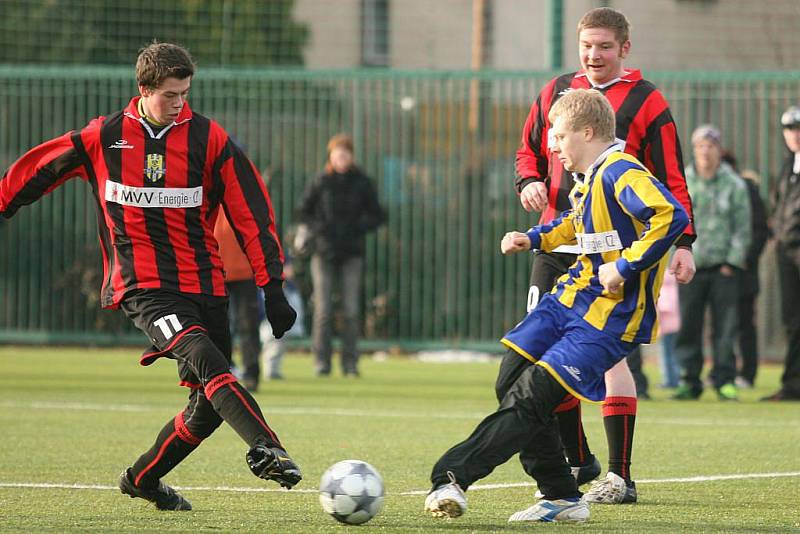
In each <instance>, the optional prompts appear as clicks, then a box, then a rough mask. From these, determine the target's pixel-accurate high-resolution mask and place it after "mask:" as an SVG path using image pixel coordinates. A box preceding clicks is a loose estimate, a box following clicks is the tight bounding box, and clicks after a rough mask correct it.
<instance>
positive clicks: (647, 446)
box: [0, 347, 800, 533]
mask: <svg viewBox="0 0 800 534" xmlns="http://www.w3.org/2000/svg"><path fill="white" fill-rule="evenodd" d="M138 354H139V352H138V351H137V350H135V349H113V350H99V349H98V350H90V349H74V348H70V349H60V348H18V347H2V348H0V369H2V372H0V429H2V430H1V432H2V435H0V531H4V532H6V531H15V532H90V531H95V532H173V531H174V532H205V531H209V532H211V531H214V532H275V533H284V532H343V530H342V529H359V532H361V531H363V532H367V531H379V532H424V533H427V532H458V531H464V532H499V531H506V530H507V531H522V530H530V529H537V530H539V531H543V532H544V531H552V530H553V529H558V531H559V532H563V531H564V530H565V529H566V530H570V531H571V530H578V529H580V530H584V531H585V530H587V529H589V530H592V531H598V532H620V533H622V532H624V533H637V532H664V533H667V532H725V533H741V532H798V531H800V403H760V402H757V399H758V398H759V397H760V396H761V395H764V394H767V393H771V392H772V391H773V390H775V389H776V388H777V384H778V378H779V374H780V369H779V368H778V367H764V368H763V369H762V370H761V374H760V376H759V384H758V388H757V389H755V390H748V391H743V392H741V397H742V398H741V401H739V402H736V403H722V402H719V401H717V400H716V396H715V395H713V394H712V392H707V393H706V395H705V396H704V397H703V399H702V400H701V401H699V402H675V401H669V400H667V396H668V394H667V393H666V392H664V391H661V390H658V389H656V388H653V395H654V399H653V400H651V401H643V402H640V404H639V415H638V420H637V426H636V444H635V451H634V457H633V466H632V472H633V474H634V478H635V480H636V481H637V487H638V490H639V503H638V504H636V505H625V506H607V505H606V506H602V505H593V506H592V507H591V514H592V516H591V518H590V520H589V522H588V523H586V524H583V525H548V524H537V525H523V526H517V525H515V526H513V527H509V526H508V524H507V523H506V521H507V518H508V516H509V515H510V514H512V513H513V512H515V511H517V510H520V509H523V508H527V507H528V506H529V505H530V504H532V502H533V492H534V491H535V487H533V486H532V485H531V484H530V482H531V480H530V479H528V478H526V476H525V475H524V473H523V472H522V469H521V467H520V465H519V462H518V461H517V460H516V458H512V460H511V461H509V462H508V463H507V464H505V465H503V466H501V467H500V468H498V469H497V470H496V471H495V472H494V473H493V474H492V475H490V476H489V477H488V478H486V479H485V480H483V481H481V482H479V483H478V485H477V486H475V487H473V488H472V489H470V491H469V492H468V493H467V497H468V498H469V510H468V512H467V514H466V515H465V516H463V517H461V518H459V519H456V520H437V519H434V518H431V517H427V516H426V515H425V514H423V512H422V505H423V501H424V495H425V493H426V490H427V489H428V475H429V473H430V468H431V466H432V465H433V463H434V462H435V461H436V459H437V458H438V457H439V455H440V454H441V453H442V452H443V451H444V450H446V449H447V448H448V447H449V446H451V445H453V444H455V443H456V442H457V441H460V440H461V439H463V438H464V437H466V436H467V434H468V433H469V432H470V431H471V429H472V428H473V427H474V426H475V424H476V423H477V422H478V421H479V420H480V419H481V418H482V417H483V416H484V415H486V414H488V413H490V412H491V411H492V410H493V409H494V408H495V405H496V402H495V400H494V389H493V383H494V378H495V373H496V371H497V362H491V363H459V364H435V363H422V362H419V361H417V360H414V359H411V358H400V357H398V358H388V359H386V360H385V361H374V360H370V359H365V360H364V361H363V364H362V372H363V376H362V378H359V379H345V378H341V377H339V376H332V377H330V378H325V379H318V378H314V377H313V375H312V371H311V370H312V363H311V359H310V358H309V357H308V356H307V355H291V356H290V357H288V358H287V361H286V365H285V374H286V377H287V380H285V381H283V382H279V383H275V382H271V383H266V384H263V385H262V388H261V390H260V391H259V392H258V393H257V394H256V398H257V399H258V401H259V403H260V404H261V407H262V409H263V410H264V412H265V414H266V416H267V419H268V421H269V422H270V424H271V425H272V426H273V428H274V429H275V430H276V431H277V432H278V433H279V435H280V437H281V439H282V441H283V442H284V444H285V445H286V446H287V448H288V450H289V451H290V453H291V454H292V456H293V457H294V459H295V460H296V461H297V462H298V463H299V464H300V466H301V467H302V469H303V472H304V475H305V479H304V480H303V481H302V482H301V483H300V485H298V486H297V488H296V490H294V491H283V490H279V489H278V488H277V485H275V484H273V483H267V482H264V481H260V480H258V479H256V478H254V477H253V476H252V475H251V474H250V472H249V470H248V469H247V466H246V464H245V462H244V453H245V450H246V447H245V445H244V444H243V443H242V442H241V441H240V439H239V438H238V436H237V435H236V434H235V433H234V432H233V431H232V430H231V429H230V428H228V427H227V426H223V427H222V428H220V430H219V431H218V432H217V433H216V434H215V435H213V436H212V437H211V438H209V439H208V440H206V441H205V442H204V443H203V444H202V446H201V447H200V448H199V449H198V450H197V451H196V452H195V453H194V454H192V456H190V457H189V458H188V459H187V460H186V461H185V462H183V463H182V464H181V465H180V466H178V467H177V468H176V469H175V470H174V471H173V472H172V473H170V474H169V475H168V476H167V478H166V481H167V482H168V483H169V484H171V485H173V486H176V487H179V488H180V489H181V492H182V493H183V494H184V496H186V497H187V498H188V499H189V500H190V501H191V502H192V504H193V506H194V510H193V511H191V512H160V511H158V510H156V509H155V508H153V507H152V506H150V505H149V504H147V503H146V502H144V501H142V500H139V499H130V498H128V497H127V496H123V495H121V494H120V493H119V490H118V489H117V488H116V483H117V477H118V476H119V473H120V472H121V471H122V469H123V468H124V467H126V466H128V465H130V463H131V462H132V461H133V460H134V459H135V458H136V457H137V456H138V454H139V453H141V452H142V451H143V450H145V449H146V448H148V447H149V446H150V445H151V443H152V441H153V439H154V438H155V434H156V432H157V431H158V430H159V429H160V428H161V426H162V425H163V424H164V423H165V422H166V421H167V420H168V419H170V418H171V417H173V416H174V415H175V414H176V413H177V412H178V411H179V410H180V409H181V408H182V406H183V403H184V400H185V398H186V390H185V389H184V388H181V387H178V386H177V378H176V374H175V367H174V363H173V362H170V361H167V360H162V361H160V362H158V363H156V364H155V365H153V366H151V367H149V368H144V367H140V366H139V365H138ZM647 371H648V372H652V373H651V379H652V381H653V382H654V383H657V381H658V377H657V376H656V374H657V373H656V370H655V368H647ZM584 414H585V424H586V431H587V435H588V437H589V442H590V444H591V445H592V448H593V450H594V452H595V453H597V454H598V456H600V458H601V460H603V462H604V463H605V457H606V444H605V437H604V434H603V428H602V420H601V418H600V413H599V408H598V407H595V406H588V405H584ZM346 458H356V459H360V460H364V461H367V462H369V463H371V464H372V465H374V466H375V467H376V468H377V469H378V470H379V471H380V472H381V474H382V475H383V477H384V480H385V483H386V500H385V504H384V509H383V511H382V512H381V514H380V515H378V516H377V517H376V518H374V519H373V520H372V521H371V522H369V523H367V524H366V525H364V526H361V527H349V526H343V525H339V524H338V523H336V522H335V521H334V520H333V519H332V518H330V517H328V516H327V515H325V514H324V513H323V511H322V509H321V508H320V505H319V501H318V497H317V492H316V488H317V485H318V482H319V478H320V476H321V474H322V473H323V472H324V471H325V469H326V468H327V467H328V466H330V465H331V464H333V463H335V462H337V461H339V460H343V459H346Z"/></svg>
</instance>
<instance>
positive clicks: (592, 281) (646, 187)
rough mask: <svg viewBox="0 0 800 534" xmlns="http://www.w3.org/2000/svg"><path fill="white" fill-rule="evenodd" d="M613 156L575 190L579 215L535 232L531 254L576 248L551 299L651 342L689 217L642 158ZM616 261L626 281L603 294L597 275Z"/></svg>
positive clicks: (607, 328) (623, 334)
mask: <svg viewBox="0 0 800 534" xmlns="http://www.w3.org/2000/svg"><path fill="white" fill-rule="evenodd" d="M620 149H621V147H620V146H619V145H612V147H611V148H609V149H608V150H606V151H605V152H604V153H603V154H602V155H601V156H600V158H598V160H597V162H596V163H595V165H594V166H593V167H592V169H591V170H590V172H589V173H588V174H587V175H586V177H585V178H584V180H583V181H576V184H575V187H574V188H573V189H572V191H571V192H570V203H571V205H572V209H571V210H569V211H565V212H564V213H562V215H561V216H560V217H559V218H558V219H555V220H553V221H552V222H550V223H549V224H546V225H541V226H536V227H534V228H532V229H530V230H529V231H528V234H527V235H528V237H529V238H530V240H531V248H537V249H541V250H544V251H548V252H549V251H551V250H553V249H555V248H556V247H557V246H559V245H564V244H572V245H574V244H577V245H579V246H580V247H581V254H580V255H579V256H578V259H577V261H576V262H575V263H574V264H573V265H572V267H570V269H569V271H568V272H567V273H566V274H565V275H563V276H562V277H561V278H559V279H558V281H557V283H556V285H555V287H554V288H553V290H552V293H553V294H555V296H556V298H557V299H558V300H559V302H561V303H562V304H563V305H565V306H566V307H568V308H571V309H572V310H573V312H575V313H577V314H578V315H579V316H580V317H582V318H583V319H584V320H585V321H587V322H588V323H589V324H591V325H592V326H594V327H595V328H597V329H598V330H602V331H604V332H606V333H608V334H611V335H613V336H616V337H619V338H620V339H622V340H623V341H626V342H634V343H651V342H653V341H654V340H655V338H656V336H657V334H658V322H657V319H656V300H657V299H658V293H659V291H660V290H661V281H662V279H663V276H664V269H665V267H666V264H667V259H666V253H667V251H668V250H669V247H670V246H671V245H672V243H673V242H674V241H675V240H676V239H677V238H678V237H679V236H680V235H681V232H683V230H684V229H685V228H686V226H687V225H688V224H689V217H688V216H687V215H686V211H685V210H684V209H683V207H681V204H680V203H679V202H678V201H677V200H676V199H675V197H673V196H672V194H671V193H670V192H669V190H667V188H666V187H664V185H663V184H662V183H661V182H659V181H658V180H657V179H656V178H654V177H653V175H652V174H651V173H650V171H648V170H647V169H646V168H645V167H644V165H642V164H641V163H640V162H639V161H638V160H637V159H636V158H635V157H633V156H631V155H629V154H625V153H624V152H621V151H620ZM612 261H613V262H616V266H617V269H618V270H619V272H620V274H621V275H622V277H623V278H624V279H625V283H624V284H623V285H622V288H621V289H620V291H618V292H617V293H610V292H608V291H605V290H604V289H603V286H602V285H600V282H599V279H598V269H599V268H600V266H601V265H602V264H604V263H608V262H612Z"/></svg>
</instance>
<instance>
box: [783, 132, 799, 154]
mask: <svg viewBox="0 0 800 534" xmlns="http://www.w3.org/2000/svg"><path fill="white" fill-rule="evenodd" d="M783 139H784V141H786V146H787V147H789V150H791V151H792V152H800V126H797V127H793V128H784V129H783Z"/></svg>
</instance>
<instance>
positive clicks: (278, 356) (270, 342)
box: [260, 256, 306, 380]
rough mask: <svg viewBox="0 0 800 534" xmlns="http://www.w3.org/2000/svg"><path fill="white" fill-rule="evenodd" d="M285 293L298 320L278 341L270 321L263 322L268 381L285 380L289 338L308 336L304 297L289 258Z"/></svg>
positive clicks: (284, 265) (262, 351)
mask: <svg viewBox="0 0 800 534" xmlns="http://www.w3.org/2000/svg"><path fill="white" fill-rule="evenodd" d="M283 276H284V278H285V280H284V283H283V292H284V293H285V294H286V300H287V301H288V302H289V305H290V306H291V307H292V308H294V310H295V311H296V312H297V320H296V321H295V323H294V325H293V326H292V328H290V329H289V331H288V332H286V334H285V335H284V336H283V337H282V338H280V339H276V338H275V336H273V335H272V326H270V324H269V321H262V322H261V329H260V331H261V345H262V348H261V360H262V364H263V366H264V367H263V369H264V378H265V379H267V380H283V378H284V376H283V355H284V354H285V353H286V342H285V340H286V339H287V338H293V337H303V336H305V335H306V325H305V311H304V306H303V297H302V296H301V295H300V289H299V288H298V287H297V284H295V281H294V266H293V265H292V263H291V260H290V259H289V257H288V256H287V257H286V262H285V263H284V264H283Z"/></svg>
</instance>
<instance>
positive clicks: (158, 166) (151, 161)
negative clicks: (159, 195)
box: [144, 154, 166, 183]
mask: <svg viewBox="0 0 800 534" xmlns="http://www.w3.org/2000/svg"><path fill="white" fill-rule="evenodd" d="M165 172H166V168H165V167H164V155H163V154H148V155H147V160H146V165H145V168H144V175H145V177H146V178H147V179H148V180H150V181H151V182H153V183H155V182H158V181H159V180H163V179H164V173H165Z"/></svg>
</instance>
